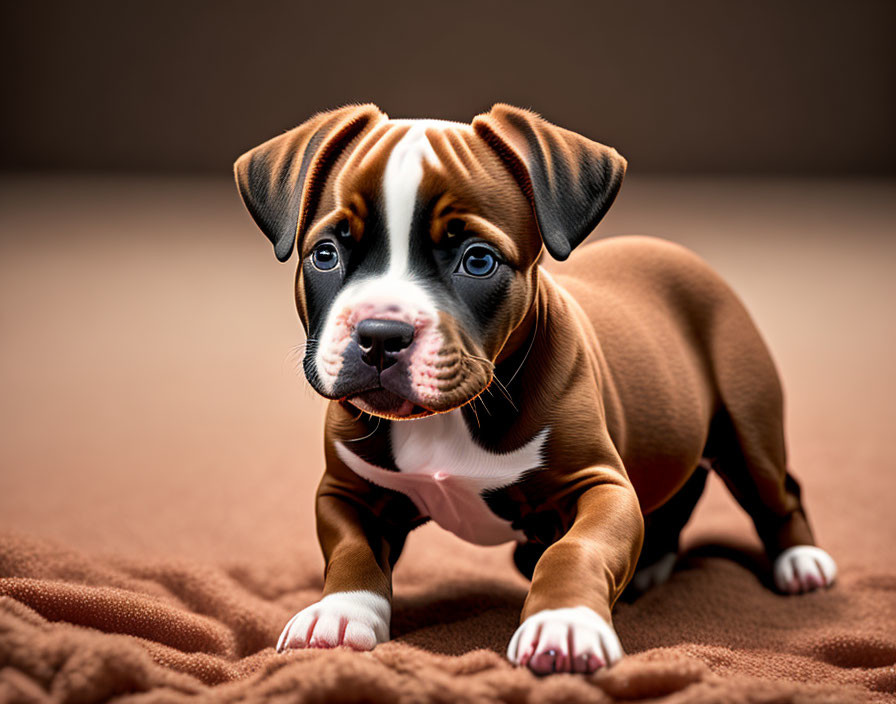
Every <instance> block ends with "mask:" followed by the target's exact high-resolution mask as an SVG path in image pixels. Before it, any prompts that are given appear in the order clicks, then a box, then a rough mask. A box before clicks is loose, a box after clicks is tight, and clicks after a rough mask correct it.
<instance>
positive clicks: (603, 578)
mask: <svg viewBox="0 0 896 704" xmlns="http://www.w3.org/2000/svg"><path fill="white" fill-rule="evenodd" d="M589 472H596V473H598V476H597V477H596V478H595V481H596V482H597V483H596V485H594V486H592V487H591V488H589V489H588V490H586V491H584V492H583V493H582V494H581V495H580V496H579V499H578V501H577V502H576V517H575V520H574V522H573V524H572V527H571V528H570V529H569V531H568V532H567V533H566V534H565V535H564V536H563V537H562V538H561V539H560V540H558V541H557V542H556V543H554V544H553V545H551V547H549V548H548V549H547V550H545V552H544V554H543V555H542V556H541V559H539V561H538V563H537V564H536V565H535V572H534V573H533V575H532V585H531V587H530V588H529V596H528V597H527V599H526V603H525V604H524V606H523V613H522V618H521V621H522V624H521V625H520V627H519V628H518V629H517V631H516V633H514V635H513V638H512V639H511V641H510V645H509V646H508V649H507V657H508V658H509V659H510V661H511V662H514V663H516V664H518V665H521V666H528V667H529V668H530V669H531V670H533V671H534V672H536V673H538V674H547V673H550V672H585V673H587V672H593V671H594V670H596V669H598V668H600V667H603V666H608V665H612V664H613V663H615V662H617V661H618V660H619V659H620V658H622V655H623V651H622V646H621V645H620V643H619V638H618V637H617V636H616V632H615V631H614V630H613V626H612V621H611V618H610V610H611V609H612V607H613V604H614V603H615V601H616V599H617V598H618V597H619V595H620V594H621V593H622V590H623V588H624V587H625V585H626V584H627V583H628V581H629V580H630V579H631V577H632V574H633V572H634V568H635V564H636V562H637V559H638V552H639V551H640V549H641V543H642V541H643V538H644V521H643V517H642V515H641V509H640V506H639V504H638V499H637V496H636V495H635V491H634V488H633V487H632V486H631V484H630V483H629V482H628V479H627V478H626V477H625V474H624V472H620V471H619V470H615V469H611V468H606V469H603V468H595V469H592V470H589Z"/></svg>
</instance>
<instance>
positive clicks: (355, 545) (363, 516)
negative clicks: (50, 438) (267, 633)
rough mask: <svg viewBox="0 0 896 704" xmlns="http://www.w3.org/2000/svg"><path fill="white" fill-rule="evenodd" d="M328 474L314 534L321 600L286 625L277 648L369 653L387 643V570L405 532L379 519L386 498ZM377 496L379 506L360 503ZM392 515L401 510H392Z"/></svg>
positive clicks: (389, 581)
mask: <svg viewBox="0 0 896 704" xmlns="http://www.w3.org/2000/svg"><path fill="white" fill-rule="evenodd" d="M346 480H347V481H343V480H340V479H338V478H337V477H335V476H333V475H332V474H331V473H330V472H328V473H327V474H326V475H325V476H324V479H323V481H322V482H321V485H320V488H319V489H318V495H317V532H318V538H319V540H320V544H321V548H322V549H323V553H324V559H325V561H326V577H325V581H324V595H323V598H322V599H321V600H320V601H318V602H317V603H315V604H312V605H311V606H308V607H307V608H305V609H303V610H302V611H300V612H299V613H297V614H296V615H295V616H293V617H292V619H291V620H290V621H289V623H287V624H286V627H285V628H284V629H283V633H282V634H281V635H280V640H279V641H278V643H277V650H278V651H280V652H282V651H284V650H287V649H290V648H334V647H336V646H347V647H349V648H353V649H355V650H371V649H372V648H373V647H374V646H376V645H377V644H378V643H383V642H385V641H387V640H389V622H390V619H391V615H392V567H393V566H394V565H395V561H396V560H397V559H398V556H399V554H400V553H401V549H402V547H403V545H404V541H405V538H406V537H407V533H408V531H407V530H405V529H403V528H398V527H396V526H395V525H394V524H392V523H391V522H387V521H386V520H384V519H382V518H381V517H380V516H379V515H378V513H377V509H379V510H380V511H383V510H384V509H385V508H386V507H387V506H388V505H389V504H390V503H394V501H390V497H388V496H386V495H385V494H384V493H383V492H380V491H378V490H376V489H375V488H373V487H371V486H370V485H368V484H366V482H364V481H363V480H361V479H360V478H352V477H348V476H346ZM376 496H378V498H379V501H378V505H376V504H375V505H374V506H370V505H368V504H365V503H362V501H363V500H364V499H365V498H366V499H370V498H371V497H376ZM392 509H394V510H393V515H394V514H395V513H400V509H401V507H394V506H393V507H392Z"/></svg>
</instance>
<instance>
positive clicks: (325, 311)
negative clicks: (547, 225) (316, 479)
mask: <svg viewBox="0 0 896 704" xmlns="http://www.w3.org/2000/svg"><path fill="white" fill-rule="evenodd" d="M321 206H322V207H321V208H319V213H320V217H319V219H318V221H317V222H316V223H315V225H314V226H313V227H311V228H310V229H309V231H308V233H307V235H306V236H305V238H304V239H303V241H302V245H301V250H300V251H301V264H300V266H299V271H298V276H297V279H296V298H297V302H298V308H299V313H300V315H301V318H302V321H303V323H304V324H305V329H306V331H307V333H308V340H309V344H308V346H307V351H306V356H305V360H304V367H305V373H306V375H307V377H308V381H309V382H310V383H311V385H312V386H313V387H314V388H315V389H316V390H317V391H318V392H319V393H320V394H322V395H324V396H326V397H327V398H332V399H345V400H347V401H348V402H349V403H351V404H353V405H355V406H357V407H358V408H360V409H361V410H363V411H367V412H368V413H372V414H376V415H382V416H386V417H389V418H414V417H419V416H423V415H427V414H430V413H434V412H442V411H448V410H451V409H453V408H457V407H458V406H462V405H464V404H465V403H467V402H469V401H470V400H471V399H473V398H474V397H476V396H478V395H479V394H480V393H482V391H483V390H484V389H485V388H486V387H487V386H488V385H489V383H491V380H492V370H493V363H494V360H495V359H496V357H497V356H498V354H499V352H500V351H501V348H502V346H503V343H504V341H505V340H506V339H507V336H508V335H509V334H510V332H512V331H513V329H514V328H515V327H516V326H517V325H518V324H519V323H520V321H521V320H522V318H523V316H524V315H525V313H526V311H527V310H528V309H529V306H530V305H531V303H532V294H533V290H532V286H531V285H530V278H531V272H532V266H533V263H534V261H535V259H536V257H537V256H538V253H539V250H540V249H541V239H540V238H539V237H538V234H537V229H536V226H535V221H534V217H533V214H532V209H531V208H530V207H529V204H528V202H527V201H526V199H525V197H524V195H523V193H522V191H521V190H520V189H519V187H518V186H517V184H516V182H515V181H514V179H513V177H512V176H511V174H510V173H509V172H508V171H507V169H506V168H505V167H504V165H503V163H502V162H501V161H500V159H499V158H498V156H497V155H496V154H495V153H494V152H493V151H492V150H491V149H490V148H489V147H488V145H486V144H485V143H484V142H483V141H482V140H481V139H480V138H479V137H478V136H477V135H476V134H475V133H474V132H473V129H472V127H471V126H469V125H463V124H453V123H435V122H427V121H385V122H383V123H382V124H381V125H379V126H378V127H377V128H375V129H374V130H373V131H372V132H371V133H370V134H369V135H368V136H367V137H366V139H364V140H363V141H362V142H361V143H360V144H359V145H358V146H357V147H356V148H355V149H354V150H353V151H352V153H350V154H349V155H347V156H346V158H345V159H343V160H342V163H341V164H339V166H338V168H335V169H334V170H333V171H332V172H331V175H330V178H329V179H328V183H327V185H326V188H325V189H324V193H323V195H322V199H321Z"/></svg>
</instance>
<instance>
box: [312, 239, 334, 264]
mask: <svg viewBox="0 0 896 704" xmlns="http://www.w3.org/2000/svg"><path fill="white" fill-rule="evenodd" d="M311 263H312V264H314V268H315V269H320V270H321V271H330V270H331V269H335V268H336V265H337V264H339V252H338V251H337V250H336V247H334V246H333V245H332V244H330V243H329V242H324V243H323V244H319V245H317V247H315V248H314V251H313V252H311Z"/></svg>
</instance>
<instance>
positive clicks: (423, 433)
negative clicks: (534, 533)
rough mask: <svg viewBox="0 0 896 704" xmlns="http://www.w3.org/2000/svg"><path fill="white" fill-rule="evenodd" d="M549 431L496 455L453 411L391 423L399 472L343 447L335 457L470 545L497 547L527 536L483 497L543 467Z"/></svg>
mask: <svg viewBox="0 0 896 704" xmlns="http://www.w3.org/2000/svg"><path fill="white" fill-rule="evenodd" d="M548 430H549V429H548V428H545V429H544V430H542V431H541V432H539V433H538V434H537V435H536V436H535V437H533V438H532V439H531V440H530V441H529V442H527V443H526V444H525V445H523V446H522V447H520V448H518V449H516V450H513V451H512V452H507V453H504V454H496V453H493V452H489V451H488V450H484V449H483V448H482V447H480V446H479V445H478V444H477V443H476V441H475V440H473V437H472V435H470V431H469V429H468V428H467V425H466V423H465V422H464V419H463V415H462V414H461V411H460V410H454V411H451V412H450V413H445V414H441V415H435V416H430V417H429V418H421V419H420V420H413V421H405V422H395V423H392V429H391V431H392V452H393V454H394V456H395V465H396V466H397V467H398V469H399V470H400V471H399V472H393V471H390V470H388V469H383V468H382V467H377V466H376V465H373V464H370V463H369V462H366V461H365V460H363V459H361V458H360V457H358V456H357V455H356V454H354V453H353V452H352V451H351V450H349V449H348V448H347V447H346V446H345V445H344V444H342V443H336V452H337V453H338V454H339V457H340V459H341V460H342V461H343V462H345V464H346V465H348V466H349V467H350V468H351V469H352V470H353V471H354V472H355V473H356V474H358V475H359V476H361V477H363V478H364V479H366V480H367V481H369V482H371V483H373V484H376V485H378V486H381V487H383V488H385V489H391V490H392V491H398V492H401V493H402V494H405V495H406V496H408V497H409V498H410V499H411V500H412V501H413V502H414V504H416V506H417V508H419V509H420V511H421V512H422V513H424V514H425V515H427V516H429V517H430V518H432V519H433V520H434V521H435V522H436V523H438V524H439V525H440V526H442V527H443V528H444V529H446V530H449V531H451V532H452V533H454V534H455V535H457V536H459V537H461V538H463V539H464V540H466V541H468V542H471V543H477V544H479V545H497V544H499V543H504V542H508V541H510V540H522V539H523V538H524V536H523V534H522V532H521V531H517V530H514V529H513V528H512V527H511V526H510V523H509V522H508V521H505V520H504V519H502V518H500V517H498V516H497V515H496V514H495V513H493V512H492V510H491V509H490V508H489V507H488V504H486V503H485V500H484V499H483V498H482V492H484V491H487V490H490V489H500V488H502V487H505V486H509V485H511V484H513V483H514V482H516V481H518V480H519V479H520V478H521V477H522V476H523V475H524V474H525V473H526V472H528V471H530V470H533V469H537V468H538V467H540V466H541V465H542V447H543V446H544V441H545V439H546V438H547V435H548Z"/></svg>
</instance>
